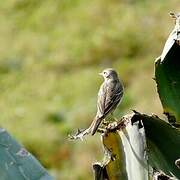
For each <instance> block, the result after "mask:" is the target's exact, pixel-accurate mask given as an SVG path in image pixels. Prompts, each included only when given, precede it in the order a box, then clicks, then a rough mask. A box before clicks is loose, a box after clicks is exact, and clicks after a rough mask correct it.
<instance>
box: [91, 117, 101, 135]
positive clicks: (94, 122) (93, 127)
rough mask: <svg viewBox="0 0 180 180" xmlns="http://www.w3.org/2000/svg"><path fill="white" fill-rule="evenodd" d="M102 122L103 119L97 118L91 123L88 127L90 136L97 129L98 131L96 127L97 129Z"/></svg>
mask: <svg viewBox="0 0 180 180" xmlns="http://www.w3.org/2000/svg"><path fill="white" fill-rule="evenodd" d="M102 120H103V117H102V118H99V117H98V118H97V117H95V118H94V120H93V122H92V124H91V126H90V128H91V135H92V136H93V135H94V134H95V133H96V131H97V129H98V127H99V125H100V123H101V121H102Z"/></svg>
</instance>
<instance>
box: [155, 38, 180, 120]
mask: <svg viewBox="0 0 180 180" xmlns="http://www.w3.org/2000/svg"><path fill="white" fill-rule="evenodd" d="M169 38H172V37H169ZM172 41H174V39H173V40H172ZM170 43H171V42H170ZM170 43H169V46H170ZM179 57H180V46H179V45H178V44H177V43H175V41H174V43H173V45H172V47H170V49H169V51H168V52H167V54H166V56H165V57H164V59H161V58H160V59H159V60H158V61H157V62H156V72H155V76H156V82H157V88H158V93H159V96H160V99H161V102H162V105H163V108H164V113H165V114H166V115H167V116H168V119H169V121H170V122H172V123H174V122H176V121H177V122H180V93H179V92H180V71H179V69H180V63H179Z"/></svg>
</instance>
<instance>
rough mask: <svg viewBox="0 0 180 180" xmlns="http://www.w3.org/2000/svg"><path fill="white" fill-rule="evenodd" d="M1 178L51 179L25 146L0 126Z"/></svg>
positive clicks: (13, 179)
mask: <svg viewBox="0 0 180 180" xmlns="http://www.w3.org/2000/svg"><path fill="white" fill-rule="evenodd" d="M0 179H1V180H52V179H53V178H52V177H51V176H50V175H49V174H48V173H47V171H46V170H45V169H44V168H43V167H42V165H41V164H40V163H39V162H38V160H36V159H35V157H34V156H33V155H31V154H30V153H29V152H28V151H27V150H26V149H25V148H23V147H22V146H21V145H20V144H18V143H17V142H16V141H15V140H14V139H13V138H12V137H11V136H10V135H9V133H8V132H7V131H6V130H5V129H2V128H0Z"/></svg>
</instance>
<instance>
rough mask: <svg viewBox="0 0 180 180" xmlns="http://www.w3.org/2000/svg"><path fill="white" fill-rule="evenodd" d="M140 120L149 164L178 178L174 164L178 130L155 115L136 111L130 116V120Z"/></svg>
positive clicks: (178, 152) (179, 153) (179, 173)
mask: <svg viewBox="0 0 180 180" xmlns="http://www.w3.org/2000/svg"><path fill="white" fill-rule="evenodd" d="M141 120H142V122H143V126H144V129H145V134H146V142H147V148H148V149H147V154H148V158H149V164H150V165H151V166H152V167H154V168H156V169H157V170H162V171H163V172H164V173H165V174H167V175H169V176H175V177H176V178H179V179H180V170H179V169H178V167H177V166H176V164H175V162H176V161H177V159H178V158H179V157H180V131H179V130H178V129H176V128H174V127H172V126H171V125H170V124H169V123H166V122H165V121H163V120H161V119H159V118H158V117H157V116H147V115H145V114H140V113H136V114H135V115H134V116H133V118H132V122H134V121H141Z"/></svg>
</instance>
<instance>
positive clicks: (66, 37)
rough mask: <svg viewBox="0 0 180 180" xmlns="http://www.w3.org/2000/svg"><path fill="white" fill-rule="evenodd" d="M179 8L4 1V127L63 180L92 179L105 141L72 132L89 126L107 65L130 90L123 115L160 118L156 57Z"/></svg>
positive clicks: (128, 2)
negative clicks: (76, 138) (72, 138)
mask: <svg viewBox="0 0 180 180" xmlns="http://www.w3.org/2000/svg"><path fill="white" fill-rule="evenodd" d="M178 7H179V1H178V0H172V1H171V2H170V1H167V0H163V1H162V0H159V1H154V0H153V1H147V0H137V1H133V0H112V1H107V0H99V1H96V0H91V1H83V0H76V1H73V0H59V1H58V0H55V1H50V0H45V1H42V0H39V1H37V0H31V1H26V0H7V1H2V2H1V6H0V24H1V26H0V42H1V43H0V88H1V93H0V109H1V116H0V124H1V126H2V127H4V128H6V129H7V130H8V131H10V132H11V133H12V134H13V135H14V136H15V137H16V138H17V139H19V141H21V142H22V143H23V144H24V145H25V146H26V147H27V149H28V150H29V151H31V152H32V153H33V154H34V155H35V156H36V157H37V158H38V159H40V161H41V162H42V163H43V165H44V166H45V167H47V168H48V169H49V170H50V171H51V172H52V174H54V175H55V176H56V177H57V179H72V180H74V179H92V173H91V163H92V162H93V161H94V160H95V159H99V158H101V157H100V153H101V147H99V146H98V142H99V137H98V136H95V137H93V138H89V139H88V141H84V142H69V141H68V140H67V134H68V133H70V132H72V131H73V130H74V129H77V128H78V127H82V128H83V127H84V128H85V127H87V126H88V125H89V124H90V122H91V120H92V118H93V116H94V114H95V112H96V96H97V91H98V89H99V86H100V84H101V82H102V79H101V78H100V77H99V76H98V72H100V71H101V70H102V69H103V68H105V67H114V68H115V69H116V70H117V71H118V72H119V74H120V76H121V79H122V80H123V82H124V84H125V91H126V93H125V97H124V99H123V102H122V105H121V106H120V107H119V108H118V110H117V111H116V115H117V116H120V115H123V114H124V113H126V112H128V111H130V109H137V110H140V111H142V112H147V113H151V112H153V113H156V114H161V113H162V109H161V106H160V102H159V99H158V96H157V94H156V87H155V83H154V82H153V80H152V77H153V73H154V72H153V68H154V59H155V58H156V57H157V56H159V55H160V53H161V49H162V47H163V44H164V41H165V39H166V37H167V35H168V33H169V32H170V31H171V27H172V26H173V21H172V20H171V19H170V18H169V17H168V12H169V11H171V10H175V11H178V10H179V9H178ZM82 146H83V148H82ZM70 171H71V172H72V173H70Z"/></svg>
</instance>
